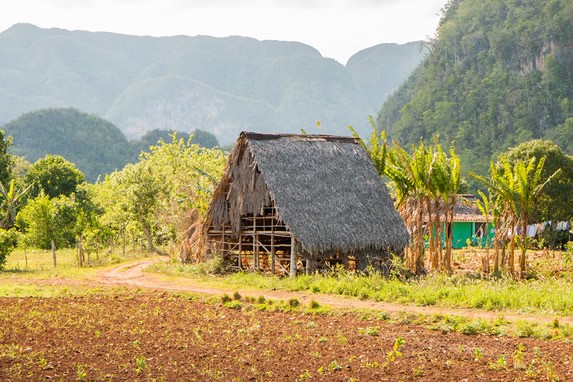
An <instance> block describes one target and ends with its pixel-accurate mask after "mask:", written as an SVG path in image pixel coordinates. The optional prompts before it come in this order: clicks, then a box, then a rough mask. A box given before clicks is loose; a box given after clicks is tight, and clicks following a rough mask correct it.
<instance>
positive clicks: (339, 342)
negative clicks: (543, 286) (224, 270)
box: [0, 260, 573, 381]
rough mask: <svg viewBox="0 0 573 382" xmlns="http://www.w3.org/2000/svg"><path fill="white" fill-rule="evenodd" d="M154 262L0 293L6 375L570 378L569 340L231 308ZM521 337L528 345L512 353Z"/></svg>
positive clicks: (355, 316)
mask: <svg viewBox="0 0 573 382" xmlns="http://www.w3.org/2000/svg"><path fill="white" fill-rule="evenodd" d="M153 261H155V260H143V261H139V262H135V263H131V264H124V265H120V266H118V267H116V268H114V269H112V270H110V271H105V272H102V273H100V274H98V275H97V276H96V277H95V278H93V279H92V280H89V282H84V281H71V280H65V279H54V280H44V281H42V282H41V283H42V284H59V285H62V284H63V285H67V284H75V285H84V284H85V285H90V286H97V285H100V286H101V285H103V286H110V287H115V286H117V285H125V286H128V287H129V286H131V287H132V288H127V289H126V290H124V291H113V292H105V291H104V292H103V293H96V294H94V295H91V296H84V297H57V298H0V381H20V380H22V381H23V380H26V381H28V380H34V381H36V380H64V381H67V380H78V379H82V378H83V379H84V380H114V381H117V380H120V381H121V380H158V381H159V380H165V381H178V380H181V381H194V380H195V381H216V380H220V381H233V380H234V381H250V380H252V381H294V380H323V381H349V380H353V379H352V378H354V380H359V381H384V380H389V381H397V380H403V381H409V380H414V379H417V380H437V381H464V380H465V381H480V380H482V381H495V380H500V381H506V380H507V381H514V380H529V379H537V380H548V379H551V378H553V377H559V378H560V380H573V344H571V343H568V342H563V341H556V340H554V341H547V340H534V339H520V338H515V337H498V336H489V335H463V334H460V333H455V332H448V333H446V332H442V331H435V330H430V329H427V328H424V327H422V326H417V325H411V324H403V325H400V324H396V323H389V322H387V321H384V320H380V319H374V318H372V317H374V316H375V315H370V316H368V317H370V318H368V319H366V320H364V317H365V316H363V315H360V314H359V313H352V312H348V311H347V310H338V311H337V312H335V313H332V314H328V315H317V314H308V313H307V314H304V313H300V312H298V313H292V312H291V313H288V312H266V311H260V310H258V309H256V306H255V305H251V304H247V303H245V302H243V303H242V308H241V309H240V310H236V309H231V308H228V307H225V306H223V305H222V304H221V303H220V299H219V298H216V299H215V300H216V301H217V302H214V303H213V302H211V303H209V302H206V301H205V300H202V299H198V298H195V299H190V298H188V297H184V296H182V297H177V295H176V294H173V293H168V292H166V291H161V290H172V291H187V292H194V293H200V294H207V295H222V294H224V293H227V294H229V295H232V294H233V292H234V290H225V289H219V288H212V287H205V286H204V285H202V284H199V283H197V282H196V281H194V280H189V279H176V280H174V279H169V280H166V279H165V278H163V277H161V276H158V275H154V274H150V273H145V272H142V270H143V268H145V267H146V266H149V265H150V264H151V263H152V262H153ZM29 282H30V283H32V282H36V283H37V282H38V281H32V280H29ZM142 288H145V289H142ZM104 289H106V288H104ZM239 292H240V293H241V294H242V295H243V296H246V295H251V296H264V297H265V298H267V299H269V298H271V299H284V300H286V299H289V298H297V299H299V300H300V301H301V302H302V303H308V302H309V301H310V300H311V299H312V300H315V301H317V302H318V303H320V304H321V305H325V304H326V305H330V306H332V307H338V308H350V309H357V308H370V309H375V310H381V311H385V312H398V311H406V312H412V313H427V314H433V313H442V314H459V315H463V316H467V317H476V318H492V319H495V318H496V317H497V315H498V314H497V313H495V312H484V311H477V310H461V309H460V310H451V309H449V310H444V309H440V308H434V307H413V306H402V305H396V304H385V303H376V302H368V301H360V300H356V299H346V298H340V297H336V296H323V295H314V294H309V293H289V292H278V291H262V292H259V291H257V292H252V291H243V290H240V291H239ZM504 316H505V318H506V319H514V320H517V319H535V320H536V321H544V320H549V319H550V318H547V317H546V318H544V317H539V316H524V315H519V314H515V315H508V314H505V315H504ZM559 321H560V322H569V321H571V318H564V317H560V318H559ZM398 337H402V338H403V339H404V341H405V342H404V345H402V346H401V347H400V349H399V350H400V351H401V352H402V356H399V357H396V358H395V360H394V361H391V360H389V359H388V353H389V352H391V351H392V346H393V344H394V342H395V340H396V339H397V338H398ZM520 344H523V345H524V350H523V351H517V349H518V347H519V345H520ZM520 354H522V356H520ZM138 359H139V360H140V362H139V366H140V367H139V369H138V362H137V360H138ZM504 359H505V362H503V360H504ZM143 360H144V363H145V367H143V366H142V362H143ZM84 373H85V376H84Z"/></svg>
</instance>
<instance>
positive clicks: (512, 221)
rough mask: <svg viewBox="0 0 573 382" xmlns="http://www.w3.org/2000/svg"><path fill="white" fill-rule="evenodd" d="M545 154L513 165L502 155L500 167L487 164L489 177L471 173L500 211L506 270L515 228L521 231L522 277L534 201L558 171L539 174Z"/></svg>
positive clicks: (511, 266)
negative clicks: (504, 233) (505, 240)
mask: <svg viewBox="0 0 573 382" xmlns="http://www.w3.org/2000/svg"><path fill="white" fill-rule="evenodd" d="M544 163H545V157H541V159H539V160H537V159H536V158H531V159H530V160H528V161H517V162H515V163H514V164H513V166H512V165H511V164H510V163H509V162H508V161H507V159H505V158H501V168H498V167H496V166H495V165H494V164H493V162H492V163H491V165H490V173H491V177H490V178H485V177H482V176H479V175H475V174H474V175H473V176H474V177H476V178H477V179H478V180H480V181H482V182H483V183H484V184H485V185H486V186H487V187H488V188H489V190H490V193H491V194H493V195H494V200H495V203H496V204H498V205H499V206H501V207H499V208H500V210H502V211H503V215H504V219H505V221H506V224H507V227H506V231H507V232H509V233H508V234H507V236H508V238H509V240H510V257H509V270H510V272H512V273H513V246H514V243H515V235H516V232H517V228H519V230H520V240H519V245H520V247H521V255H520V257H519V275H520V277H525V272H526V252H527V249H528V245H529V241H528V239H527V225H528V224H529V223H530V222H531V219H532V216H533V212H534V210H535V206H536V203H537V202H538V201H539V199H540V197H541V195H542V192H543V189H544V187H545V186H546V185H547V184H548V183H549V182H550V181H551V180H552V179H553V178H554V177H555V176H557V175H558V174H559V173H560V170H557V171H556V172H554V173H553V174H551V175H550V176H549V177H547V178H543V177H542V171H543V166H544Z"/></svg>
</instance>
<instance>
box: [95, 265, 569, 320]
mask: <svg viewBox="0 0 573 382" xmlns="http://www.w3.org/2000/svg"><path fill="white" fill-rule="evenodd" d="M156 261H161V259H146V260H140V261H136V262H131V263H127V264H122V265H119V266H117V267H115V268H113V269H111V270H107V271H104V272H101V273H100V274H98V275H96V276H95V277H94V278H93V279H92V280H91V281H93V282H95V283H98V284H104V285H125V286H133V287H139V288H149V289H157V290H171V291H185V292H192V293H198V294H204V295H223V294H229V295H232V294H233V293H234V292H235V291H237V292H239V293H240V294H241V295H243V296H255V297H258V296H264V297H265V298H267V299H275V300H287V299H290V298H296V299H298V300H299V301H300V302H301V303H303V304H304V303H309V302H310V301H311V300H314V301H316V302H318V303H319V304H321V305H327V306H330V307H333V308H337V309H354V310H356V309H372V310H379V311H382V312H388V313H399V312H411V313H416V314H425V315H434V314H442V315H454V316H463V317H467V318H470V319H486V320H495V319H497V318H498V317H500V316H501V315H503V318H504V319H506V320H509V321H518V320H526V321H535V322H542V323H546V322H552V321H553V320H554V319H555V318H557V319H558V320H559V322H560V323H565V324H569V325H573V317H560V316H547V315H532V314H520V313H509V312H503V313H500V312H496V311H485V310H479V309H455V308H444V307H435V306H415V305H403V304H394V303H387V302H375V301H364V300H359V299H356V298H349V297H342V296H332V295H324V294H314V293H310V292H287V291H271V290H257V289H246V288H245V289H241V288H219V287H213V286H205V285H204V284H202V283H200V282H198V281H196V280H193V279H188V278H183V277H170V278H168V279H167V278H165V277H162V276H161V275H158V274H153V273H148V272H143V270H144V269H145V268H147V267H149V266H150V265H152V264H153V263H155V262H156Z"/></svg>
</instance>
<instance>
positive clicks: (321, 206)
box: [207, 132, 408, 254]
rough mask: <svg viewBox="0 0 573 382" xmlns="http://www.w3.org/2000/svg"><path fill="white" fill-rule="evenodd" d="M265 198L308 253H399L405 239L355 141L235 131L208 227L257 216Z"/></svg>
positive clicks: (400, 222)
mask: <svg viewBox="0 0 573 382" xmlns="http://www.w3.org/2000/svg"><path fill="white" fill-rule="evenodd" d="M263 193H264V194H266V195H262V194H263ZM224 195H227V196H226V199H228V200H221V199H222V197H223V196H224ZM269 198H270V200H269ZM269 201H272V202H274V204H275V206H276V208H277V212H278V215H279V217H280V219H281V220H282V221H283V222H284V223H285V225H286V226H287V228H288V229H289V231H290V232H291V233H292V234H293V235H294V237H295V238H296V240H297V242H298V243H299V245H300V246H301V247H302V249H303V250H305V251H307V252H308V253H311V254H318V253H326V252H331V251H341V252H343V253H347V254H351V253H356V252H360V251H371V250H392V251H394V252H401V251H402V249H403V248H404V246H405V244H406V243H407V240H408V233H407V230H406V228H405V226H404V222H403V220H402V218H401V217H400V215H399V214H398V212H397V211H396V209H395V208H394V204H393V202H392V200H391V198H390V195H389V193H388V190H387V188H386V186H385V185H384V183H383V182H382V180H381V178H380V176H379V175H378V173H377V171H376V169H375V168H374V165H373V164H372V162H371V160H370V158H369V156H368V154H367V153H366V152H365V150H364V149H363V148H362V146H361V145H360V143H359V142H358V141H357V140H356V139H354V138H350V137H335V136H326V135H272V134H257V133H246V132H243V133H241V135H240V137H239V138H238V140H237V145H236V146H235V148H234V149H233V151H232V152H231V155H230V156H229V164H228V166H227V169H226V171H225V175H224V176H223V180H222V181H221V184H219V186H218V188H217V190H216V191H215V195H214V199H213V203H212V205H211V208H210V211H209V212H208V217H207V220H208V224H213V225H214V226H220V225H222V224H223V223H225V224H230V225H233V224H234V221H236V220H237V215H238V214H245V213H254V214H258V213H260V211H262V209H263V207H265V204H266V205H267V206H268V203H269ZM237 204H238V206H237ZM237 211H240V212H237Z"/></svg>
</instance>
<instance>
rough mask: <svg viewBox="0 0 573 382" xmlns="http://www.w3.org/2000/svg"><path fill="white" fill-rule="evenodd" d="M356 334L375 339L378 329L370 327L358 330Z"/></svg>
mask: <svg viewBox="0 0 573 382" xmlns="http://www.w3.org/2000/svg"><path fill="white" fill-rule="evenodd" d="M358 334H362V335H366V336H372V337H376V336H378V328H372V327H368V328H358Z"/></svg>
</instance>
